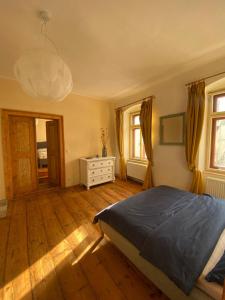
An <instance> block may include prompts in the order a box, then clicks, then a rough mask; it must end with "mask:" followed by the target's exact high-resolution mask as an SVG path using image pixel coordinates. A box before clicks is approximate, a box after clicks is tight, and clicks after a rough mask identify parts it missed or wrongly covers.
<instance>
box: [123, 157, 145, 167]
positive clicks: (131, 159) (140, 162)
mask: <svg viewBox="0 0 225 300" xmlns="http://www.w3.org/2000/svg"><path fill="white" fill-rule="evenodd" d="M127 162H131V163H135V164H138V165H147V164H148V160H147V159H145V160H144V159H135V158H129V159H128V160H127Z"/></svg>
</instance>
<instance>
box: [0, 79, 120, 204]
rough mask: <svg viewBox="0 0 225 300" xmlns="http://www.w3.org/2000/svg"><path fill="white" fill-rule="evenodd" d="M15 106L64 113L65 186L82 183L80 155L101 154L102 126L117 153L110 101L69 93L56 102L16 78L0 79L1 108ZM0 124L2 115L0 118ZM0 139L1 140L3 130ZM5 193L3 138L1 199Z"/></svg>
mask: <svg viewBox="0 0 225 300" xmlns="http://www.w3.org/2000/svg"><path fill="white" fill-rule="evenodd" d="M1 108H5V109H16V110H25V111H33V112H44V113H53V114H59V115H63V117H64V138H65V163H66V186H72V185H75V184H78V183H79V158H80V157H84V156H91V155H96V154H99V155H101V148H102V146H101V139H100V128H101V127H104V128H105V127H108V129H109V142H108V154H109V155H110V154H114V153H115V144H114V142H115V136H114V126H113V113H112V112H113V107H112V105H111V104H110V103H109V102H104V101H99V100H94V99H90V98H87V97H82V96H78V95H75V94H70V95H69V96H68V97H67V98H66V99H65V100H64V101H62V102H58V103H54V102H47V101H42V100H41V99H33V98H31V97H29V96H28V95H26V94H25V93H24V92H23V91H22V90H21V88H20V86H19V84H18V83H17V82H16V81H13V80H5V79H0V109H1ZM0 124H1V119H0ZM0 141H2V136H1V131H0ZM3 197H5V184H4V174H3V153H2V142H0V199H1V198H3Z"/></svg>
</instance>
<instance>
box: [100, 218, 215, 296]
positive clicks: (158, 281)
mask: <svg viewBox="0 0 225 300" xmlns="http://www.w3.org/2000/svg"><path fill="white" fill-rule="evenodd" d="M98 222H99V226H100V229H101V232H102V236H104V234H105V235H106V236H107V237H108V238H109V239H110V240H111V241H112V243H113V244H114V245H115V246H116V247H117V248H118V249H119V250H120V251H121V252H122V253H123V254H124V255H125V256H126V257H127V258H128V259H129V260H130V261H131V262H132V263H133V264H134V265H135V266H136V267H137V268H138V269H139V270H140V271H141V272H142V273H143V274H144V275H145V276H146V277H147V278H148V279H150V280H151V281H152V282H153V283H154V284H155V285H156V286H157V287H158V288H159V289H160V290H161V291H162V292H163V293H164V294H165V295H167V296H168V297H169V298H170V299H171V300H214V298H212V297H211V296H209V295H208V294H206V293H205V292H204V291H203V290H201V289H200V288H198V287H197V286H195V287H194V288H193V290H192V291H191V294H190V295H189V296H187V295H185V294H184V293H183V292H182V291H181V290H180V289H179V288H178V287H177V286H176V285H175V284H174V283H173V282H172V281H171V280H170V279H169V278H168V277H167V276H166V275H165V274H164V273H163V272H162V271H160V270H159V269H158V268H156V267H154V266H153V265H152V264H151V263H150V262H149V261H147V260H146V259H144V258H143V257H141V256H140V255H139V251H138V249H137V248H136V247H135V246H134V245H132V244H131V243H130V242H129V241H128V240H127V239H126V238H124V237H123V236H122V235H121V234H119V233H118V232H117V231H116V230H115V229H113V228H112V227H111V226H109V225H108V224H106V223H105V222H103V221H102V220H99V221H98Z"/></svg>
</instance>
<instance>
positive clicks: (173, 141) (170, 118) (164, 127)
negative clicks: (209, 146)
mask: <svg viewBox="0 0 225 300" xmlns="http://www.w3.org/2000/svg"><path fill="white" fill-rule="evenodd" d="M184 143H185V113H184V112H182V113H178V114H173V115H167V116H162V117H160V145H184Z"/></svg>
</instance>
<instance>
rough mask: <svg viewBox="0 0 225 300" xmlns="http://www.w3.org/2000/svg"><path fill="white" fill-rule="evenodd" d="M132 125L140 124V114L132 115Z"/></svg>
mask: <svg viewBox="0 0 225 300" xmlns="http://www.w3.org/2000/svg"><path fill="white" fill-rule="evenodd" d="M133 125H140V115H135V116H133Z"/></svg>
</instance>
